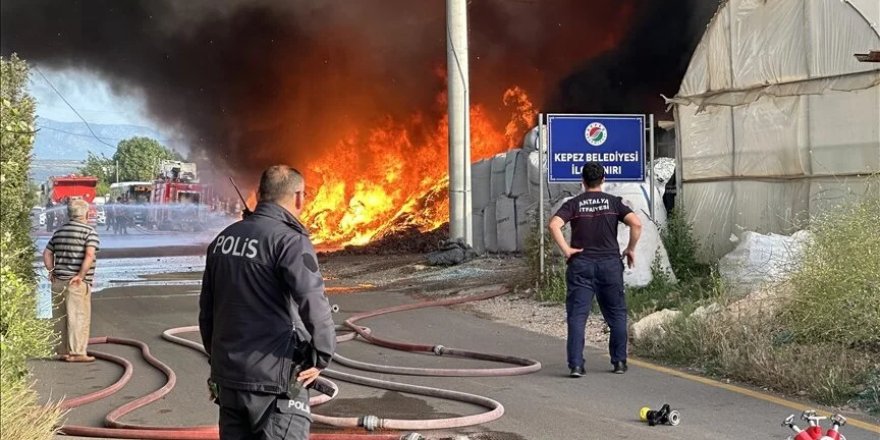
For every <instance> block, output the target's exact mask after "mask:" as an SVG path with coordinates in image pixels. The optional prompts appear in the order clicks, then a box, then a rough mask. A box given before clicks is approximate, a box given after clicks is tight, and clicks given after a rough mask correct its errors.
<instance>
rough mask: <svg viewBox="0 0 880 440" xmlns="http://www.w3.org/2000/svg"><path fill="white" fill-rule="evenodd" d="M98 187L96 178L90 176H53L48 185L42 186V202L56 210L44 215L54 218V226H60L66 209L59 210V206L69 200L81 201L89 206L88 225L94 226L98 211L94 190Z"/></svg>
mask: <svg viewBox="0 0 880 440" xmlns="http://www.w3.org/2000/svg"><path fill="white" fill-rule="evenodd" d="M97 186H98V178H97V177H92V176H79V175H75V174H70V175H67V176H54V177H50V178H49V182H48V185H43V188H42V190H43V191H42V192H43V201H44V203H46V205H47V209H48V207H49V205H50V204H51V205H54V206H56V208H53V209H52V212H51V213H50V212H47V213H46V214H47V215H49V214H51V216H52V217H53V218H54V224H55V225H54V226H60V225H61V224H62V222H61V220H62V218H64V217H65V216H66V215H67V211H66V209H61V205H64V204H66V203H67V202H68V201H70V200H74V199H82V200H85V201H86V202H87V203H88V204H89V214H88V221H89V223H90V224H93V225H94V224H96V223H97V219H98V210H97V207H96V206H95V196H96V195H97V194H96V192H95V189H96V188H97Z"/></svg>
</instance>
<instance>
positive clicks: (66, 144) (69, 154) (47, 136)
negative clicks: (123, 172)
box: [34, 118, 167, 161]
mask: <svg viewBox="0 0 880 440" xmlns="http://www.w3.org/2000/svg"><path fill="white" fill-rule="evenodd" d="M89 126H91V127H92V130H93V131H94V132H95V134H97V135H98V137H100V138H101V139H102V140H103V141H104V142H106V143H107V144H110V145H113V147H110V146H108V145H105V144H103V143H101V142H99V141H98V140H97V139H95V137H94V136H92V133H91V132H90V131H89V128H88V127H87V126H86V124H84V123H82V122H59V121H54V120H52V119H46V118H37V136H36V142H35V144H34V159H37V160H71V161H81V160H85V159H86V157H88V153H89V152H90V151H91V152H92V153H94V154H97V155H101V154H104V155H105V156H108V157H109V156H112V155H113V153H115V152H116V144H118V143H119V141H121V140H123V139H128V138H130V137H134V136H146V137H150V138H153V139H157V140H158V141H159V142H162V143H166V144H167V142H165V141H164V136H162V135H161V134H160V133H159V132H157V131H156V130H153V129H152V128H149V127H142V126H138V125H123V124H89Z"/></svg>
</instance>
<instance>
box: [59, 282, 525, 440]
mask: <svg viewBox="0 0 880 440" xmlns="http://www.w3.org/2000/svg"><path fill="white" fill-rule="evenodd" d="M506 292H507V290H506V289H504V288H494V289H491V290H488V291H486V292H485V293H482V294H479V295H468V296H460V297H457V298H452V299H446V300H440V301H427V302H422V303H416V304H408V305H403V306H396V307H388V308H384V309H379V310H375V311H371V312H367V313H362V314H358V315H355V316H352V317H351V318H349V319H348V320H346V321H345V325H344V327H343V328H345V329H347V330H349V331H347V332H345V333H343V334H340V335H338V336H337V341H338V342H345V341H350V340H353V339H355V338H356V337H358V336H359V337H361V338H362V339H364V340H365V341H367V342H369V343H372V344H375V345H379V346H383V347H387V348H392V349H396V350H403V351H412V352H429V353H435V354H437V355H450V356H456V357H462V358H471V359H479V360H486V361H493V362H501V363H508V364H514V365H517V366H515V367H509V368H490V369H435V368H409V367H397V366H385V365H377V364H369V363H364V362H359V361H354V360H351V359H348V358H345V357H342V356H340V355H338V354H337V355H335V356H334V360H335V361H337V362H339V363H340V364H341V365H346V366H349V367H352V368H357V369H361V370H365V371H373V372H381V373H388V374H408V375H419V376H447V377H466V376H467V377H470V376H510V375H518V374H528V373H531V372H534V371H538V370H540V368H541V364H540V363H539V362H538V361H535V360H531V359H524V358H519V357H514V356H507V355H500V354H492V353H479V352H473V351H468V350H460V349H452V348H446V347H443V346H440V345H435V346H430V345H421V344H411V343H406V342H398V341H391V340H386V339H381V338H377V337H376V336H374V335H373V334H372V332H371V331H370V329H368V328H366V327H360V326H358V325H356V324H355V323H356V322H358V321H360V320H364V319H367V318H373V317H377V316H381V315H386V314H390V313H397V312H402V311H407V310H415V309H421V308H427V307H439V306H448V305H453V304H462V303H466V302H472V301H480V300H485V299H488V298H493V297H496V296H499V295H502V294H504V293H506ZM340 327H341V326H340ZM198 329H199V328H198V326H191V327H179V328H173V329H169V330H166V331H165V332H163V334H162V337H163V338H164V339H166V340H168V341H170V342H173V343H176V344H180V345H184V346H186V347H189V348H192V349H195V350H198V351H200V352H202V353H204V347H203V346H202V344H199V343H197V342H195V341H192V340H189V339H185V338H181V337H179V336H177V335H178V334H180V333H188V332H197V331H198ZM89 343H90V344H93V345H97V344H106V343H114V344H124V345H130V346H134V347H137V348H140V350H141V354H142V356H143V357H144V359H145V360H146V361H147V362H148V363H150V365H152V366H154V367H155V368H157V369H158V370H160V371H161V372H162V373H163V374H165V376H166V377H167V381H166V383H165V385H164V386H162V387H161V388H159V389H158V390H156V391H153V392H152V393H149V394H147V395H145V396H143V397H141V398H139V399H136V400H134V401H132V402H129V403H127V404H125V405H122V406H120V407H119V408H117V409H115V410H113V411H111V412H110V413H109V414H108V415H107V417H106V418H105V425H106V426H107V427H106V428H97V427H86V426H73V425H65V426H63V427H62V428H61V431H62V433H64V434H67V435H77V436H84V437H105V438H106V437H115V438H126V439H181V440H189V439H195V440H217V439H218V438H219V432H218V429H217V427H216V426H191V427H158V426H142V425H131V424H125V423H121V422H119V419H121V418H122V417H124V416H125V415H126V414H128V413H130V412H132V411H135V410H136V409H138V408H141V407H144V406H146V405H149V404H150V403H152V402H155V401H156V400H158V399H161V398H162V397H164V396H165V395H167V394H168V393H170V392H171V390H172V389H173V387H174V384H175V383H176V375H175V374H174V371H172V370H171V369H170V368H169V367H168V366H167V365H165V364H164V363H162V362H161V361H159V360H158V359H157V358H155V357H154V356H153V355H152V354H151V353H150V350H149V347H148V346H147V345H146V344H145V343H143V342H140V341H135V340H131V339H124V338H112V337H102V338H93V339H91V340H90V341H89ZM92 354H93V355H95V356H96V357H98V358H100V359H104V360H108V361H110V362H114V363H117V364H119V365H121V366H123V368H124V369H125V372H124V373H123V375H122V377H121V378H120V379H119V380H117V381H116V383H114V384H113V385H111V386H110V387H108V388H106V389H104V390H101V391H98V392H94V393H90V394H87V395H84V396H81V397H77V398H74V399H70V400H67V401H65V402H63V403H62V407H63V408H74V407H77V406H81V405H85V404H87V403H91V402H94V401H96V400H99V399H103V398H105V397H107V396H110V395H112V394H113V393H115V392H117V391H119V390H120V389H122V387H124V386H125V384H126V383H128V381H129V380H130V379H131V377H132V371H133V367H132V365H131V363H130V362H128V361H127V360H125V359H123V358H120V357H117V356H113V355H109V354H105V353H98V352H92ZM323 376H326V377H329V378H334V379H338V380H342V381H346V382H350V383H355V384H360V385H364V386H369V387H376V388H382V389H387V390H393V391H399V392H404V393H411V394H420V395H425V396H430V397H437V398H442V399H448V400H456V401H461V402H465V403H471V404H474V405H478V406H483V407H485V408H487V409H488V411H487V412H484V413H481V414H475V415H470V416H463V417H454V418H446V419H427V420H399V419H384V418H379V417H377V416H373V415H364V416H361V417H331V416H323V415H320V414H315V413H313V414H312V417H313V419H314V421H315V422H318V423H322V424H326V425H330V426H334V427H339V428H365V429H367V430H370V431H372V430H376V429H390V430H403V431H405V430H419V429H422V430H435V429H450V428H459V427H464V426H473V425H479V424H484V423H488V422H491V421H493V420H497V419H498V418H500V417H501V416H502V415H503V414H504V407H503V406H502V405H501V404H500V403H499V402H497V401H495V400H492V399H489V398H487V397H483V396H477V395H473V394H468V393H462V392H458V391H451V390H444V389H439V388H433V387H422V386H416V385H411V384H404V383H397V382H390V381H384V380H379V379H373V378H368V377H363V376H357V375H353V374H348V373H342V372H338V371H334V370H332V369H328V370H325V371H324V373H323ZM319 380H321V381H322V382H323V384H324V385H325V386H329V387H331V388H332V389H334V390H338V387H336V385H335V384H333V383H332V382H331V381H329V380H327V379H324V378H319ZM336 394H337V393H335V392H334V393H333V395H334V396H335V395H336ZM331 399H332V398H331V397H328V396H325V395H318V396H316V397H313V398H312V399H310V404H311V405H312V406H318V405H320V404H322V403H326V402H327V401H329V400H331ZM401 438H418V436H416V435H410V436H406V437H401V436H400V435H399V434H380V435H375V434H372V435H364V434H348V433H330V434H312V435H311V436H310V439H312V440H349V439H351V440H357V439H370V440H385V439H388V440H392V439H393V440H399V439H401Z"/></svg>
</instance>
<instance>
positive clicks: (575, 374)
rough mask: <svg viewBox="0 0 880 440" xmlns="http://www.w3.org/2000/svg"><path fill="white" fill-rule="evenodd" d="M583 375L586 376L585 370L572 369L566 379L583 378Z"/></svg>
mask: <svg viewBox="0 0 880 440" xmlns="http://www.w3.org/2000/svg"><path fill="white" fill-rule="evenodd" d="M585 374H587V370H585V369H584V367H574V368H572V369H571V373H569V374H568V377H574V378H578V377H584V375H585Z"/></svg>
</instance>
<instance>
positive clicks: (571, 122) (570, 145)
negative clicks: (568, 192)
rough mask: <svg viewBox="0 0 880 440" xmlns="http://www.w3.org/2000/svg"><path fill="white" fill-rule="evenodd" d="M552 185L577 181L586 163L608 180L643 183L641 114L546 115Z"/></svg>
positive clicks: (642, 119)
mask: <svg viewBox="0 0 880 440" xmlns="http://www.w3.org/2000/svg"><path fill="white" fill-rule="evenodd" d="M547 134H548V143H549V145H548V154H549V155H550V157H549V165H550V166H549V168H550V179H549V181H550V182H551V183H562V182H580V181H581V170H582V169H583V167H584V163H586V162H599V163H601V164H602V166H604V167H605V180H607V181H618V182H626V181H644V180H645V116H644V115H553V114H551V115H547Z"/></svg>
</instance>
